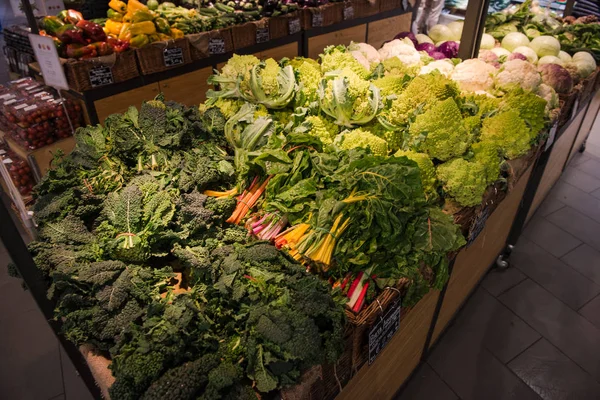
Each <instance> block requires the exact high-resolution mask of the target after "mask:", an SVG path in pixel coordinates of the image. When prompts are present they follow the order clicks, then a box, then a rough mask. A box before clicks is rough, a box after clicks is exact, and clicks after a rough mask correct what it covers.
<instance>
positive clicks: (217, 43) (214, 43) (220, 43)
mask: <svg viewBox="0 0 600 400" xmlns="http://www.w3.org/2000/svg"><path fill="white" fill-rule="evenodd" d="M208 52H209V53H210V54H211V55H214V54H223V53H225V40H223V39H221V38H213V39H210V40H209V41H208Z"/></svg>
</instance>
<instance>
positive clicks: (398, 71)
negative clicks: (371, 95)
mask: <svg viewBox="0 0 600 400" xmlns="http://www.w3.org/2000/svg"><path fill="white" fill-rule="evenodd" d="M382 65H383V70H384V73H385V75H396V76H402V77H404V76H405V75H409V76H415V75H417V73H418V72H419V67H417V66H412V67H411V66H409V65H407V64H404V63H403V62H402V61H401V60H400V59H399V58H398V57H390V58H388V59H386V60H384V61H383V63H382Z"/></svg>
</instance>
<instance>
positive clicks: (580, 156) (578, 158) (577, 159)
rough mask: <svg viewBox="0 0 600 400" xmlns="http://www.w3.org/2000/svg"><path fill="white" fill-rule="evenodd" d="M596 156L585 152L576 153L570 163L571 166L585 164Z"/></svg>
mask: <svg viewBox="0 0 600 400" xmlns="http://www.w3.org/2000/svg"><path fill="white" fill-rule="evenodd" d="M593 158H594V156H592V155H591V154H586V153H585V152H583V153H579V152H577V153H575V155H574V156H573V158H572V159H571V162H570V163H569V166H570V167H576V166H578V165H581V164H583V163H584V162H586V161H588V160H591V159H593Z"/></svg>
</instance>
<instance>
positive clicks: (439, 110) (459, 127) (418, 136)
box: [409, 98, 470, 161]
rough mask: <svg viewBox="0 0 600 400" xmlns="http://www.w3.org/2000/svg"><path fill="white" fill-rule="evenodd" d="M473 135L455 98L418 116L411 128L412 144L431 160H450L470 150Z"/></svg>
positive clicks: (410, 143)
mask: <svg viewBox="0 0 600 400" xmlns="http://www.w3.org/2000/svg"><path fill="white" fill-rule="evenodd" d="M469 144H470V135H469V132H467V129H466V127H465V124H464V122H463V118H462V115H461V112H460V109H459V108H458V105H457V104H456V102H455V101H454V99H452V98H448V99H446V100H444V101H440V102H438V103H437V104H435V105H434V106H433V107H431V108H430V109H429V110H427V111H425V112H424V113H423V114H419V115H417V118H416V119H415V122H413V123H412V124H411V125H410V128H409V145H410V147H412V148H413V149H415V150H417V151H419V152H424V153H427V154H428V155H429V157H431V158H435V159H438V160H440V161H447V160H449V159H451V158H453V157H456V156H460V155H462V154H463V153H465V152H466V151H467V149H468V148H469Z"/></svg>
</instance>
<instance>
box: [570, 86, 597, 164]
mask: <svg viewBox="0 0 600 400" xmlns="http://www.w3.org/2000/svg"><path fill="white" fill-rule="evenodd" d="M599 112H600V91H597V92H596V94H595V96H594V97H593V98H592V99H591V101H590V104H589V106H588V109H587V111H586V113H585V117H584V118H583V122H582V123H581V127H580V128H579V133H578V134H577V137H576V138H575V142H574V143H573V147H572V148H571V153H570V154H569V158H568V159H567V164H568V163H569V161H571V158H573V156H574V155H575V153H577V152H579V151H581V149H582V146H583V145H584V143H585V141H586V139H587V137H588V136H589V134H590V132H591V130H592V126H593V125H594V122H595V121H596V119H597V118H598V113H599Z"/></svg>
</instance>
